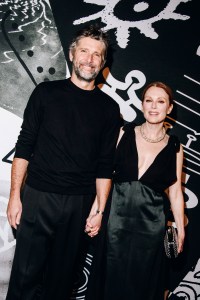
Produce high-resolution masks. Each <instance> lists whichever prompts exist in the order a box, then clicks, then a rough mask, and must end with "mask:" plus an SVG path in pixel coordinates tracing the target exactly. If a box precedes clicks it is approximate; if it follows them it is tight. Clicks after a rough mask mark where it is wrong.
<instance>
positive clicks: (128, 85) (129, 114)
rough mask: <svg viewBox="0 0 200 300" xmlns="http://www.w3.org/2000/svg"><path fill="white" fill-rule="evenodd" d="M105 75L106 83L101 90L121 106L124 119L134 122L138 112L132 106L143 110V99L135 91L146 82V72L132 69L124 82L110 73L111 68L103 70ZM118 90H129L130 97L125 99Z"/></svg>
mask: <svg viewBox="0 0 200 300" xmlns="http://www.w3.org/2000/svg"><path fill="white" fill-rule="evenodd" d="M103 76H104V78H105V79H106V84H103V85H102V86H100V87H101V90H102V91H103V92H105V93H106V94H108V95H109V96H110V97H112V98H113V99H114V100H115V101H116V102H117V103H118V104H119V106H120V112H121V114H122V116H123V118H124V120H126V121H128V122H132V121H134V120H135V118H136V116H137V113H136V111H135V110H134V109H133V107H131V105H133V106H135V107H136V108H137V109H139V110H141V100H140V99H139V98H138V96H137V94H136V93H135V91H136V90H138V89H140V88H142V87H143V86H144V84H145V82H146V77H145V75H144V73H142V72H141V71H138V70H132V71H130V72H129V73H128V74H127V75H126V78H125V81H124V82H121V81H119V80H117V79H115V78H114V77H113V76H112V74H111V73H110V70H109V68H105V69H104V70H103ZM133 78H134V79H137V81H138V82H137V83H134V82H133ZM117 90H122V91H125V90H127V94H128V99H125V100H124V99H123V98H122V97H120V96H119V95H118V94H117Z"/></svg>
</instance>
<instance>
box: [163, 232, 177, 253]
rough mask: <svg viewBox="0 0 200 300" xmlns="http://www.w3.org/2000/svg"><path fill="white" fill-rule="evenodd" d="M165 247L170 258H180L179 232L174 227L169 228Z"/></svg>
mask: <svg viewBox="0 0 200 300" xmlns="http://www.w3.org/2000/svg"><path fill="white" fill-rule="evenodd" d="M164 247H165V253H166V255H167V257H168V258H176V257H177V256H178V236H177V230H176V228H174V227H173V226H167V229H166V233H165V238H164Z"/></svg>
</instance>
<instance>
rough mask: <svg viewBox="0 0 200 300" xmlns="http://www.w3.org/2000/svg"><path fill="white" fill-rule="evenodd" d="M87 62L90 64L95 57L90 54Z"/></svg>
mask: <svg viewBox="0 0 200 300" xmlns="http://www.w3.org/2000/svg"><path fill="white" fill-rule="evenodd" d="M87 61H88V62H92V61H93V55H92V54H88V56H87Z"/></svg>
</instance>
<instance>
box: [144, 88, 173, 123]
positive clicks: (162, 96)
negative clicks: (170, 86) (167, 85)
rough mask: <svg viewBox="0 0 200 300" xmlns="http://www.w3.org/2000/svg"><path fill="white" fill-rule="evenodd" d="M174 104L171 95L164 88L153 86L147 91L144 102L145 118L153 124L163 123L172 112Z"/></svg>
mask: <svg viewBox="0 0 200 300" xmlns="http://www.w3.org/2000/svg"><path fill="white" fill-rule="evenodd" d="M172 108H173V105H172V104H170V103H169V96H168V94H167V93H166V92H165V90H164V89H162V88H160V87H155V86H151V87H150V88H149V89H148V90H147V91H146V93H145V95H144V99H143V102H142V111H143V114H144V118H145V119H146V120H147V121H148V122H149V123H152V124H157V123H161V122H163V121H164V120H165V117H166V115H167V114H169V113H170V112H171V110H172Z"/></svg>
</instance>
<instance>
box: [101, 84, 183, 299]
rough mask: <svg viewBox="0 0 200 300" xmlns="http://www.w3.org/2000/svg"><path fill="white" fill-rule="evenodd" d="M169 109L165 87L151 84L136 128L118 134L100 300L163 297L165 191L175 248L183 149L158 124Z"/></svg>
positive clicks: (168, 91)
mask: <svg viewBox="0 0 200 300" xmlns="http://www.w3.org/2000/svg"><path fill="white" fill-rule="evenodd" d="M172 108H173V100H172V91H171V89H170V88H169V87H168V86H167V85H165V84H164V83H161V82H155V83H151V84H149V85H148V86H147V87H146V88H145V90H144V92H143V96H142V111H143V114H144V118H145V120H146V121H145V122H144V123H143V124H142V125H141V126H135V125H134V124H132V123H130V124H128V125H126V126H124V128H123V129H122V130H121V132H120V138H119V140H120V141H119V143H118V147H117V151H116V160H115V175H114V177H115V178H114V189H113V195H112V206H111V211H110V217H109V222H108V243H107V268H106V285H105V300H112V299H113V300H114V299H115V300H118V299H120V300H126V299H127V300H128V299H130V300H161V299H164V280H163V277H164V276H163V275H164V272H163V263H164V256H165V255H164V247H163V240H164V234H165V225H166V217H165V210H164V207H165V204H166V202H167V201H168V199H167V196H166V191H167V190H168V192H167V194H168V198H169V200H170V205H171V209H172V212H173V215H174V219H175V223H176V227H177V230H178V252H179V253H180V252H181V251H182V250H183V242H184V200H183V194H182V189H181V172H182V161H183V149H182V146H181V145H180V143H179V141H178V139H177V138H176V137H175V136H169V135H168V134H166V130H165V128H164V124H163V123H164V120H165V117H166V115H167V114H169V113H170V112H171V110H172Z"/></svg>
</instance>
